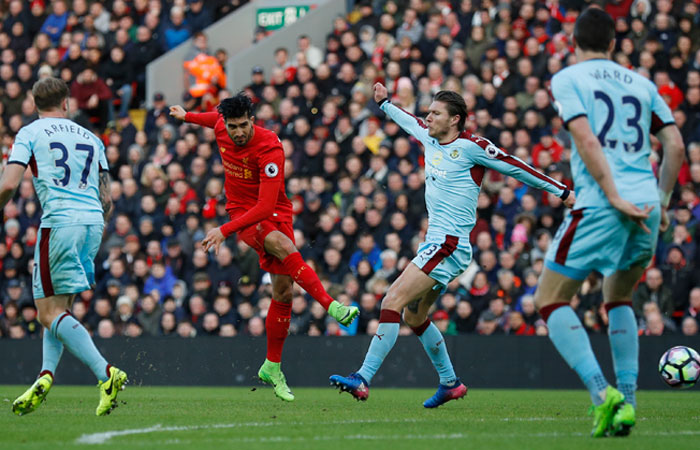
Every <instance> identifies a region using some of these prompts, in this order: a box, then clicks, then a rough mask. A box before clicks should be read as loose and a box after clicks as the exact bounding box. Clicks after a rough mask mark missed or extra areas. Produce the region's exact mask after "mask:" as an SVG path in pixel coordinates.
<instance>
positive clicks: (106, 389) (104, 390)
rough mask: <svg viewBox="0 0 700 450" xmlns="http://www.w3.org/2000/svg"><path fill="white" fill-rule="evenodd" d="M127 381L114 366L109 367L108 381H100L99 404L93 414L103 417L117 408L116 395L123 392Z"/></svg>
mask: <svg viewBox="0 0 700 450" xmlns="http://www.w3.org/2000/svg"><path fill="white" fill-rule="evenodd" d="M127 381H128V377H127V376H126V372H124V371H123V370H119V369H117V368H116V367H114V366H110V367H109V379H108V380H107V381H100V383H99V384H98V387H99V388H100V404H99V405H97V410H96V411H95V414H97V415H98V416H105V415H107V414H109V413H111V412H112V410H113V409H114V408H116V407H117V394H118V393H119V391H123V390H124V387H125V385H126V383H127Z"/></svg>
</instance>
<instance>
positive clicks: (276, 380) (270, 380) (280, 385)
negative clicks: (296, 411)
mask: <svg viewBox="0 0 700 450" xmlns="http://www.w3.org/2000/svg"><path fill="white" fill-rule="evenodd" d="M258 378H260V381H262V382H263V383H266V384H269V385H270V386H272V388H273V389H274V390H275V395H276V396H277V397H279V398H281V399H282V400H284V401H285V402H293V401H294V394H292V391H291V389H289V386H287V379H286V378H285V377H284V374H283V373H282V370H281V363H275V362H272V361H268V360H267V359H265V362H264V363H263V365H262V366H261V367H260V370H258Z"/></svg>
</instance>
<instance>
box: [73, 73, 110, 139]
mask: <svg viewBox="0 0 700 450" xmlns="http://www.w3.org/2000/svg"><path fill="white" fill-rule="evenodd" d="M71 97H74V98H75V99H76V100H77V101H78V107H79V108H81V109H83V110H84V111H85V112H86V113H87V114H88V116H89V117H90V121H91V122H94V123H96V124H97V125H98V126H99V127H104V126H105V125H106V124H107V118H108V115H109V103H108V102H109V100H110V99H111V98H112V91H111V90H110V89H109V87H108V86H107V85H106V84H105V82H104V81H103V80H102V79H101V78H99V77H98V76H97V73H96V72H95V69H93V68H92V67H86V68H85V69H84V70H83V71H82V72H80V74H79V75H78V77H77V78H76V79H75V81H74V82H73V84H71Z"/></svg>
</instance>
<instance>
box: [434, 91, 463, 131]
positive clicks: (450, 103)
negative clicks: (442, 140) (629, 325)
mask: <svg viewBox="0 0 700 450" xmlns="http://www.w3.org/2000/svg"><path fill="white" fill-rule="evenodd" d="M433 100H434V101H436V102H443V103H444V104H445V105H447V113H448V114H449V115H450V116H459V122H457V129H458V130H459V131H462V130H464V122H465V121H466V120H467V104H466V103H465V102H464V98H462V96H461V95H459V94H458V93H456V92H455V91H440V92H438V93H437V94H435V97H433Z"/></svg>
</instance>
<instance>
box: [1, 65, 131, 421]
mask: <svg viewBox="0 0 700 450" xmlns="http://www.w3.org/2000/svg"><path fill="white" fill-rule="evenodd" d="M32 93H33V95H34V103H35V104H36V107H37V110H38V112H39V119H38V120H35V121H34V122H32V123H31V124H29V125H27V126H25V127H23V128H22V129H20V130H19V133H17V136H16V137H15V142H14V145H13V147H12V153H11V154H10V157H9V158H8V161H7V166H6V167H5V170H4V171H3V174H2V178H1V179H0V210H1V209H2V208H4V207H5V205H6V204H7V202H8V201H9V200H10V199H11V198H12V196H13V195H14V192H15V190H16V189H17V186H18V185H19V183H20V181H21V180H22V177H23V175H24V172H25V170H26V167H27V166H29V167H30V169H31V172H32V175H33V177H34V189H35V190H36V193H37V196H38V197H39V202H40V203H41V207H42V209H43V215H42V217H41V225H40V229H39V233H38V236H37V240H38V244H37V245H36V250H35V252H34V274H33V283H32V284H33V293H34V302H35V304H36V306H37V310H38V313H39V315H38V318H39V321H40V322H41V324H42V325H43V326H44V327H45V329H44V338H43V339H44V341H43V362H42V368H41V373H40V374H39V378H38V379H37V380H36V381H35V382H34V384H33V385H32V386H31V387H30V388H29V389H28V390H27V391H26V392H25V393H24V394H22V395H21V396H20V397H19V398H17V400H15V401H14V403H13V404H12V411H13V412H14V413H15V414H18V415H23V414H28V413H30V412H32V411H34V410H35V409H36V408H37V407H38V406H39V405H40V404H41V402H42V401H43V400H44V398H45V397H46V394H48V392H49V389H51V386H52V384H53V378H54V372H55V370H56V366H57V365H58V362H59V360H60V358H61V354H62V353H63V348H64V346H65V347H66V348H67V349H68V351H70V352H71V353H72V354H73V355H75V356H76V357H77V358H78V359H79V360H81V361H82V362H83V363H84V364H85V365H87V366H88V367H89V368H90V369H91V370H92V372H93V373H94V374H95V376H96V377H97V379H98V380H99V389H100V402H99V405H98V406H97V411H96V413H97V415H98V416H102V415H105V414H109V412H110V411H111V410H112V409H113V408H114V407H116V404H117V402H116V397H117V393H118V392H119V391H120V390H121V389H123V388H124V384H125V383H126V381H127V376H126V373H124V372H123V371H121V370H119V369H117V368H116V367H114V366H112V365H110V364H108V363H107V361H105V359H104V358H103V357H102V355H101V354H100V352H99V351H98V350H97V348H96V347H95V344H94V343H93V342H92V339H91V338H90V335H89V334H88V332H87V330H86V329H85V328H84V327H83V326H82V325H81V324H80V322H78V321H77V320H76V319H75V317H73V316H72V315H71V314H70V307H71V305H72V303H73V299H74V297H75V295H76V294H78V293H80V292H82V291H85V290H88V289H91V286H92V285H93V284H94V283H95V263H94V260H95V255H96V254H97V251H98V249H99V247H100V243H101V242H102V230H103V228H104V216H106V215H108V214H109V213H110V212H111V209H112V201H111V199H110V192H109V188H110V179H109V172H108V171H107V169H108V166H107V159H106V156H105V149H104V145H103V144H102V142H101V141H100V140H99V139H98V138H97V136H95V135H94V134H92V133H91V132H90V131H88V130H86V129H85V128H83V127H81V126H80V125H77V124H76V123H74V122H72V121H71V120H69V119H67V118H66V115H67V112H68V86H67V85H66V83H64V82H63V81H62V80H60V79H57V78H45V79H43V80H39V81H37V82H36V83H35V84H34V87H33V88H32Z"/></svg>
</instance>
